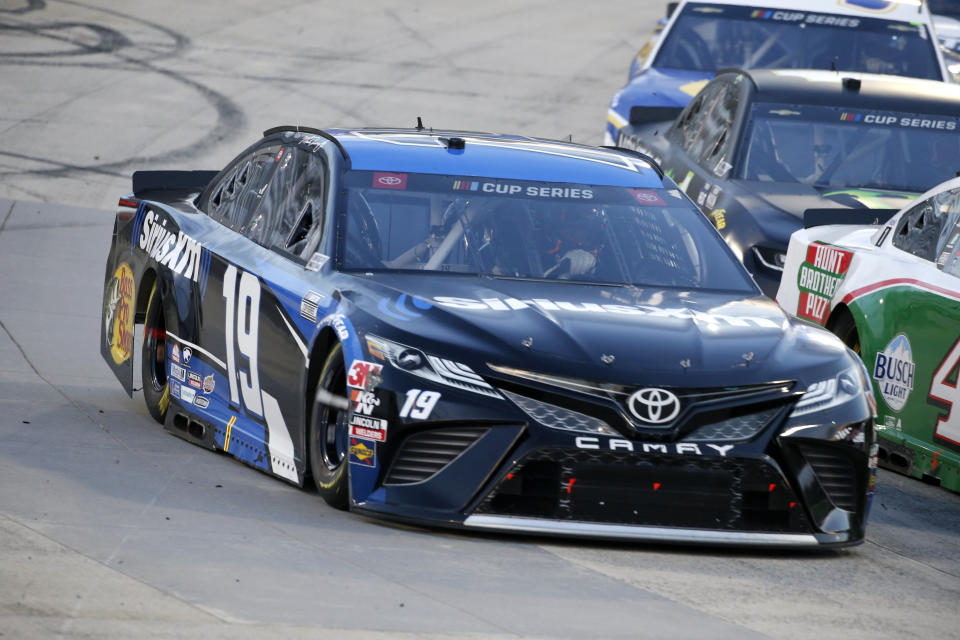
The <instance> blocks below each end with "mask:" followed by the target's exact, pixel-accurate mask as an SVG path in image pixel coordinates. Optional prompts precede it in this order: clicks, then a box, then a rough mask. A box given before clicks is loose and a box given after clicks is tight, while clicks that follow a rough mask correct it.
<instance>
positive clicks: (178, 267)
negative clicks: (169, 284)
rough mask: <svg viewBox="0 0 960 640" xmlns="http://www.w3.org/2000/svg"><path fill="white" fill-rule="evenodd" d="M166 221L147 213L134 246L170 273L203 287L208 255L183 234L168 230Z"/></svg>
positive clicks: (206, 272)
mask: <svg viewBox="0 0 960 640" xmlns="http://www.w3.org/2000/svg"><path fill="white" fill-rule="evenodd" d="M166 226H167V220H166V218H163V217H161V216H158V215H157V214H156V213H154V212H153V211H152V210H151V211H147V214H146V216H145V217H144V219H143V227H142V228H141V230H140V238H139V241H138V242H137V247H138V248H139V249H140V250H141V251H143V252H144V253H146V254H147V255H148V256H149V257H150V258H153V259H154V260H156V261H157V263H158V264H160V265H163V266H166V267H167V268H169V269H170V270H171V271H172V272H173V273H176V274H179V275H182V276H184V277H185V278H189V279H190V280H193V281H194V282H196V283H198V284H200V286H201V289H204V288H205V286H206V281H207V276H208V274H209V272H210V255H211V254H210V252H209V251H207V250H205V249H204V248H203V246H202V245H201V244H200V242H199V241H197V240H194V239H193V238H191V237H190V236H188V235H187V234H185V233H184V232H183V231H177V232H176V233H174V232H172V231H168V230H167V228H166Z"/></svg>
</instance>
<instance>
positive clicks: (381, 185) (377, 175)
mask: <svg viewBox="0 0 960 640" xmlns="http://www.w3.org/2000/svg"><path fill="white" fill-rule="evenodd" d="M373 186H374V187H376V188H378V189H406V188H407V174H405V173H385V172H383V171H375V172H374V173H373Z"/></svg>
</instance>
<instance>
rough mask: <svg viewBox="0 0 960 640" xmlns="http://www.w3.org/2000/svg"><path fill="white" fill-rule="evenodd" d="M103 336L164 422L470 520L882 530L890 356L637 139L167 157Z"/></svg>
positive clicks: (334, 140)
mask: <svg viewBox="0 0 960 640" xmlns="http://www.w3.org/2000/svg"><path fill="white" fill-rule="evenodd" d="M133 182H134V193H133V195H131V196H130V197H128V198H124V199H122V200H121V201H120V208H119V211H118V214H117V220H116V227H115V233H114V237H113V244H112V247H111V250H110V254H109V257H108V260H107V270H106V281H105V291H104V323H103V328H104V330H103V332H102V338H101V339H102V349H101V350H102V353H103V356H104V358H105V359H106V361H107V362H108V364H109V365H110V366H111V368H112V369H113V370H114V371H115V372H116V374H117V376H118V378H119V379H120V381H121V383H122V384H123V386H124V388H125V389H126V390H127V391H128V392H131V391H132V380H133V366H134V365H133V363H134V360H135V358H134V355H135V351H137V350H138V349H137V348H136V347H135V345H134V340H133V336H134V335H135V333H134V325H135V323H143V324H144V331H143V335H144V339H143V343H142V346H139V347H140V348H139V351H140V353H141V358H140V360H141V369H142V373H143V381H144V397H145V399H146V402H147V406H148V409H149V411H150V413H151V414H152V415H153V416H154V417H156V418H157V419H158V420H160V421H161V422H163V423H164V425H165V427H166V429H167V430H168V431H170V432H171V433H174V434H176V435H178V436H180V437H182V438H185V439H187V440H189V441H191V442H194V443H196V444H198V445H200V446H203V447H207V448H210V449H216V450H222V451H224V452H226V453H228V454H230V455H232V456H235V457H236V458H238V459H239V460H241V461H243V462H245V463H247V464H249V465H251V466H253V467H256V468H257V469H260V470H262V471H264V472H267V473H270V474H273V475H275V476H277V477H279V478H282V479H284V480H286V481H288V482H290V483H293V484H295V485H303V483H305V482H307V481H308V480H309V479H310V478H311V477H312V480H313V482H314V484H316V486H317V489H318V491H319V492H320V494H321V495H322V496H323V497H324V498H325V499H326V500H327V501H328V502H329V503H330V504H332V505H335V506H337V507H349V508H351V509H353V510H356V511H360V512H363V513H365V514H368V515H375V516H380V517H385V518H392V519H399V520H403V521H409V522H416V523H425V524H435V525H442V526H452V527H466V528H472V529H484V530H487V529H494V530H504V531H520V532H536V533H545V534H558V535H579V536H596V537H605V538H627V539H638V540H655V541H668V540H669V541H687V542H705V543H729V544H758V545H785V546H806V545H818V544H822V545H841V546H842V545H847V544H856V543H858V542H860V541H862V540H863V536H864V526H865V520H866V513H867V509H868V504H869V496H870V494H871V492H872V470H871V466H870V455H871V446H872V445H873V444H874V435H873V414H872V410H871V407H870V397H869V394H868V388H869V387H868V383H867V377H866V373H865V371H864V370H863V368H862V365H861V363H860V362H859V360H858V359H857V358H856V356H855V355H854V354H853V353H852V352H851V351H850V350H848V349H847V348H846V347H844V346H843V344H842V343H841V342H840V341H839V340H838V339H837V338H835V337H834V336H832V335H830V334H829V333H828V332H826V331H824V330H822V329H819V328H811V327H808V326H806V325H804V324H803V323H797V322H794V321H792V320H790V319H789V318H788V317H787V316H786V315H785V314H784V312H783V311H782V310H781V309H780V308H779V307H778V306H777V305H776V304H775V303H774V302H773V301H772V300H769V299H767V298H764V297H763V296H762V295H761V294H760V291H759V289H757V287H756V285H755V284H754V282H753V281H752V280H751V279H750V278H749V275H748V274H747V272H746V271H745V270H744V269H743V266H742V265H741V264H740V263H739V262H738V261H737V260H736V258H735V256H734V255H733V254H732V253H731V251H730V249H729V248H728V247H727V246H726V245H725V244H724V243H723V241H722V240H721V239H720V237H719V236H718V235H717V233H716V230H715V229H714V228H713V227H712V226H711V225H710V224H709V222H708V221H707V220H706V219H705V218H704V217H703V216H702V215H701V214H700V212H699V211H698V210H697V208H696V207H695V206H694V204H693V203H692V202H691V201H690V200H689V199H688V198H687V197H686V196H684V195H683V194H682V193H681V192H680V191H679V190H678V189H677V188H676V185H675V184H674V183H673V182H672V181H671V180H670V179H669V178H664V177H663V175H662V173H660V170H659V168H658V167H656V166H655V165H653V164H652V163H651V162H650V161H649V160H647V159H644V158H643V157H641V156H639V155H638V154H635V153H634V152H627V151H620V150H604V149H597V148H591V147H584V146H579V145H573V144H566V143H559V142H550V141H541V140H532V139H528V138H521V137H514V136H493V135H483V134H459V133H427V132H424V131H422V130H411V131H373V130H361V131H345V130H330V131H317V130H298V129H292V128H285V129H284V128H281V129H278V130H273V131H270V132H267V134H266V135H265V137H264V138H263V140H261V141H259V142H257V143H256V144H254V145H253V146H251V147H250V148H249V149H247V150H246V151H244V152H243V153H242V154H240V155H239V156H238V157H237V158H236V159H235V160H234V161H233V162H231V163H230V164H229V165H228V166H227V167H226V168H225V169H224V170H223V171H221V172H219V173H218V174H216V175H215V176H214V175H213V174H211V173H203V172H199V173H196V172H194V173H190V172H140V173H137V174H134V180H133Z"/></svg>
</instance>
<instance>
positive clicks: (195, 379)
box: [187, 371, 203, 389]
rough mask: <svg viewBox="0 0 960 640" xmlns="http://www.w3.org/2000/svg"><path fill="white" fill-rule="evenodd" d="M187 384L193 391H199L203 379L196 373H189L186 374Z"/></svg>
mask: <svg viewBox="0 0 960 640" xmlns="http://www.w3.org/2000/svg"><path fill="white" fill-rule="evenodd" d="M187 384H189V385H190V386H191V387H193V388H194V389H200V388H202V387H203V378H202V377H201V376H200V374H199V373H197V372H196V371H190V372H189V373H187Z"/></svg>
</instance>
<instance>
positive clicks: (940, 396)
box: [929, 338, 960, 444]
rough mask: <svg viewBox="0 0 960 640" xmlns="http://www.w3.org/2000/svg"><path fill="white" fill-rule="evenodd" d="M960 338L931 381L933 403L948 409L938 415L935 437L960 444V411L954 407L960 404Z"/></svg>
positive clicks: (930, 398) (931, 399) (931, 400)
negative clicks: (959, 382) (944, 413)
mask: <svg viewBox="0 0 960 640" xmlns="http://www.w3.org/2000/svg"><path fill="white" fill-rule="evenodd" d="M958 381H960V338H958V339H957V341H956V342H954V343H953V347H951V348H950V351H949V352H947V356H946V357H945V358H944V359H943V361H942V362H941V363H940V364H939V365H938V366H937V370H936V371H934V372H933V379H932V380H931V382H930V397H929V401H930V402H931V404H937V405H939V406H941V407H943V408H944V409H946V415H940V416H938V417H937V426H936V428H935V429H934V437H936V438H941V439H943V440H947V441H948V442H952V443H953V444H960V411H954V410H953V409H954V408H955V407H956V406H957V405H958V404H960V384H957V383H958Z"/></svg>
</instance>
